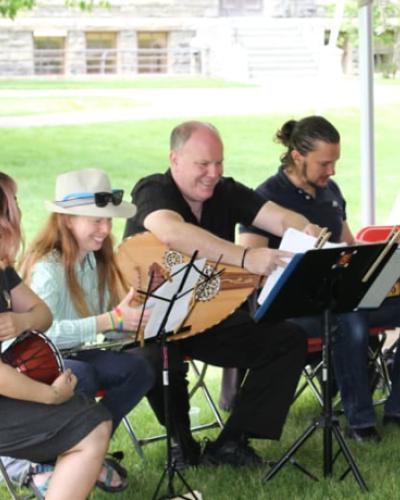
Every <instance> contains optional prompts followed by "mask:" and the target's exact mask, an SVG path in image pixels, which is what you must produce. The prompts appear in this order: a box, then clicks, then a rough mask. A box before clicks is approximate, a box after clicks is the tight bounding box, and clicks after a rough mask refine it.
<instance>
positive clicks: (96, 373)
mask: <svg viewBox="0 0 400 500" xmlns="http://www.w3.org/2000/svg"><path fill="white" fill-rule="evenodd" d="M64 363H65V367H66V368H71V370H72V371H73V372H74V374H75V375H76V376H77V377H78V381H79V384H78V387H77V392H81V393H84V394H86V395H87V396H89V397H93V398H94V397H95V395H96V393H97V391H98V390H100V389H104V390H105V395H104V397H103V399H102V400H101V403H102V404H103V405H104V406H105V407H106V408H107V409H108V410H109V412H110V413H111V415H112V419H113V431H114V430H115V429H116V428H117V427H118V424H119V423H120V421H121V420H122V418H123V417H124V416H125V415H127V414H128V413H129V412H130V411H131V410H132V408H134V406H136V405H137V403H138V402H139V401H140V400H141V399H142V397H143V396H144V395H145V394H146V393H147V391H148V390H149V389H150V388H151V387H152V385H153V383H154V372H153V369H152V367H151V365H150V363H149V362H148V361H147V360H146V359H145V358H144V356H143V355H142V354H141V353H140V350H137V351H130V352H129V353H127V352H115V351H109V350H108V351H107V350H101V349H96V350H93V351H81V352H78V353H76V354H74V355H73V356H71V357H70V358H68V359H64Z"/></svg>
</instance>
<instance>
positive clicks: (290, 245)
mask: <svg viewBox="0 0 400 500" xmlns="http://www.w3.org/2000/svg"><path fill="white" fill-rule="evenodd" d="M316 241H317V238H316V237H315V236H310V235H309V234H306V233H303V232H302V231H299V230H297V229H293V228H289V229H287V230H286V231H285V234H284V235H283V237H282V240H281V244H280V245H279V249H280V250H286V251H287V252H292V253H294V254H296V253H304V252H307V251H308V250H312V249H313V248H314V246H315V243H316ZM344 245H345V243H331V242H329V241H327V242H326V243H325V244H324V248H334V247H339V246H344ZM291 259H292V257H287V258H285V259H283V260H285V261H286V262H287V263H289V262H290V260H291ZM283 271H284V268H283V267H278V268H277V269H275V271H273V272H272V273H271V274H270V275H269V276H268V278H267V280H266V282H265V284H264V287H263V289H262V290H261V292H260V294H259V296H258V299H257V302H258V304H262V303H263V302H264V300H265V299H266V298H267V296H268V294H269V293H270V292H271V290H272V289H273V287H274V286H275V285H276V283H277V281H278V280H279V278H280V277H281V276H282V273H283Z"/></svg>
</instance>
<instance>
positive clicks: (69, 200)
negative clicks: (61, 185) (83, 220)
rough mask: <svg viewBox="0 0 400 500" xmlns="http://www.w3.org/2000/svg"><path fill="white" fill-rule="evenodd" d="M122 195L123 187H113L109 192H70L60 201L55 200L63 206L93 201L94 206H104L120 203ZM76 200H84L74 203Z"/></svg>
mask: <svg viewBox="0 0 400 500" xmlns="http://www.w3.org/2000/svg"><path fill="white" fill-rule="evenodd" d="M123 196H124V190H123V189H113V190H112V192H111V193H109V192H107V191H100V192H98V193H71V194H69V195H67V196H65V197H64V199H63V200H62V201H60V202H57V203H58V204H60V205H63V206H68V207H71V206H78V205H82V204H84V205H86V204H91V203H93V200H94V203H95V205H96V207H105V206H106V205H108V203H112V204H113V205H115V206H118V205H120V204H121V203H122V198H123ZM77 200H85V201H84V202H83V203H78V204H77V203H76V201H77Z"/></svg>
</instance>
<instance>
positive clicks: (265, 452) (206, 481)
mask: <svg viewBox="0 0 400 500" xmlns="http://www.w3.org/2000/svg"><path fill="white" fill-rule="evenodd" d="M219 380H220V369H218V368H212V369H211V370H210V369H209V372H208V374H207V384H208V387H209V388H210V389H211V391H212V393H213V395H214V397H215V400H218V393H219ZM192 405H193V406H198V407H200V409H201V410H200V420H201V422H202V423H204V422H210V421H211V419H212V415H211V412H210V409H209V407H208V406H207V405H206V403H205V402H204V399H203V397H202V396H201V395H200V394H196V395H195V397H194V400H193V401H192ZM271 411H273V409H271ZM377 413H378V415H379V416H380V415H381V413H382V409H381V408H380V407H378V410H377ZM319 414H320V407H319V404H318V403H317V402H316V400H315V399H314V397H313V396H312V395H311V393H310V392H309V391H306V392H305V393H303V395H302V396H301V397H300V398H299V400H298V401H296V403H295V404H294V405H293V406H292V408H291V410H290V413H289V417H288V421H287V424H286V426H285V429H284V433H283V435H282V438H281V440H280V441H279V442H271V441H261V440H254V441H253V443H252V444H253V446H254V447H255V448H256V450H257V452H258V453H259V454H261V455H262V456H264V457H265V459H267V460H272V461H274V460H277V459H279V458H281V456H282V455H283V453H284V452H285V451H286V450H287V449H288V448H289V446H290V445H291V444H292V443H293V442H294V441H295V440H296V439H297V438H298V437H299V436H300V435H301V434H302V433H303V431H304V430H305V429H306V428H307V427H308V426H309V425H310V424H311V423H312V422H313V419H314V418H316V417H318V416H319ZM223 416H224V418H226V416H227V415H226V413H223ZM129 418H130V421H131V423H132V425H133V427H134V429H135V431H136V433H137V435H138V436H140V437H145V436H150V435H153V434H155V433H157V434H158V433H159V432H160V430H161V428H160V427H159V425H158V424H157V423H156V421H155V418H153V416H152V414H151V410H150V408H149V406H148V404H147V401H142V402H141V403H140V404H139V405H138V407H137V408H136V409H135V410H134V411H133V412H132V413H131V415H130V417H129ZM340 420H341V423H342V424H343V425H342V429H343V427H344V422H343V418H342V417H340ZM378 428H379V430H380V431H381V432H382V434H383V440H382V442H381V443H380V444H379V445H373V444H371V445H356V444H354V443H353V442H352V441H347V443H348V445H349V447H350V449H351V452H352V454H353V456H354V458H355V461H356V463H357V465H358V467H359V469H360V472H361V474H362V476H363V478H364V480H365V481H366V483H367V486H368V488H369V489H370V493H369V494H368V495H367V496H366V495H365V494H363V493H361V490H360V488H359V486H358V484H357V482H356V480H355V479H354V477H353V475H352V474H349V475H348V476H347V477H346V478H345V480H343V481H340V480H339V477H340V476H341V474H342V473H343V472H344V471H345V470H346V464H345V461H344V458H343V457H342V456H340V457H339V458H338V460H337V462H336V463H335V464H334V467H333V477H332V478H329V479H324V478H323V458H322V457H323V455H322V453H323V436H322V431H321V430H317V431H316V432H315V433H314V435H313V436H312V437H311V438H310V439H309V440H308V441H307V442H306V443H305V444H304V445H303V446H302V447H301V448H300V450H298V452H297V453H296V455H295V458H296V461H297V462H298V463H299V464H301V465H302V466H304V467H306V468H307V470H309V471H310V472H311V473H312V474H314V475H315V476H317V477H318V478H319V481H318V482H314V481H313V480H311V479H309V478H308V477H307V476H306V475H304V474H303V473H302V472H300V471H299V470H298V469H297V468H295V467H294V466H293V465H291V464H289V463H288V464H286V465H285V466H284V467H283V468H282V469H281V471H280V472H279V473H278V474H277V475H276V476H275V477H274V478H273V479H272V480H271V481H270V482H268V483H264V482H263V481H262V478H263V476H264V475H265V473H266V472H267V470H268V468H267V467H266V468H265V469H261V470H250V469H248V470H240V471H237V470H234V469H232V468H230V467H221V468H204V467H201V468H199V469H197V470H189V471H187V472H185V474H184V477H185V479H186V480H187V481H188V482H189V484H190V486H191V487H192V488H193V489H196V490H198V491H200V492H201V493H202V495H203V499H204V500H207V499H208V500H242V499H247V498H251V499H254V500H267V499H268V500H281V499H282V498H286V499H288V500H289V499H290V500H304V499H307V500H322V499H330V500H347V499H349V498H351V499H352V500H353V499H354V500H357V499H362V498H369V499H371V500H386V499H388V498H397V494H398V493H397V492H398V487H399V479H398V472H397V457H398V440H399V439H400V430H396V429H386V428H385V429H384V430H383V429H382V427H381V426H378ZM217 433H218V430H217V429H213V430H208V431H203V432H201V433H197V434H196V438H197V439H202V438H203V437H205V436H208V437H210V438H215V436H216V435H217ZM336 448H337V446H336V443H335V444H334V449H335V450H336ZM121 449H123V450H124V452H125V458H124V464H125V466H127V467H128V470H129V475H130V485H129V488H128V489H127V490H126V491H125V492H124V493H121V494H118V496H117V498H120V499H121V500H141V499H143V498H145V499H147V498H152V496H153V494H154V492H155V489H156V485H157V483H158V480H159V478H160V476H161V473H162V471H163V469H164V464H165V459H166V449H165V441H160V442H157V443H153V444H148V445H146V446H145V447H144V454H145V461H144V462H142V461H141V460H140V459H139V457H138V455H137V454H136V452H135V451H134V448H133V446H132V445H131V442H130V441H129V438H128V435H127V433H126V431H125V428H124V427H123V426H121V427H120V428H119V429H118V431H117V433H116V436H115V437H114V439H113V440H112V442H111V445H110V450H112V451H116V450H121ZM173 484H174V486H175V488H176V491H177V492H181V493H183V492H185V489H181V486H182V485H181V482H180V481H179V479H178V478H175V479H174V483H173ZM165 488H166V483H165V482H164V483H163V488H162V489H161V491H160V494H163V493H165V492H166V489H165ZM3 492H4V489H2V488H1V487H0V498H2V499H3V498H7V497H6V496H5V495H6V494H5V493H4V496H2V493H3ZM90 498H91V499H92V500H106V499H109V498H110V496H109V494H107V493H104V492H102V491H100V490H98V489H95V490H94V492H93V493H92V494H91V497H90Z"/></svg>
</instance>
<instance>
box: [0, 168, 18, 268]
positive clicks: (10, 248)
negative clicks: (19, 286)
mask: <svg viewBox="0 0 400 500" xmlns="http://www.w3.org/2000/svg"><path fill="white" fill-rule="evenodd" d="M16 193H17V184H16V182H15V181H14V179H12V178H11V177H10V176H9V175H7V174H5V173H4V172H0V258H1V260H2V261H3V263H4V265H6V266H8V265H13V264H14V261H15V257H16V255H17V253H18V250H19V247H20V246H21V243H22V234H21V212H20V210H19V208H18V204H17V198H16Z"/></svg>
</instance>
